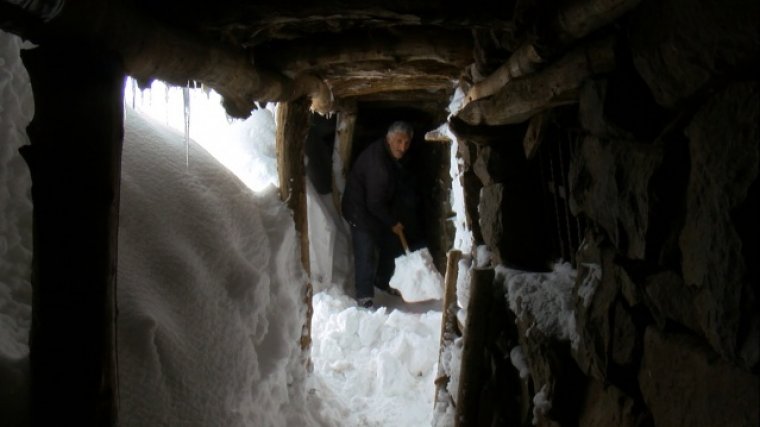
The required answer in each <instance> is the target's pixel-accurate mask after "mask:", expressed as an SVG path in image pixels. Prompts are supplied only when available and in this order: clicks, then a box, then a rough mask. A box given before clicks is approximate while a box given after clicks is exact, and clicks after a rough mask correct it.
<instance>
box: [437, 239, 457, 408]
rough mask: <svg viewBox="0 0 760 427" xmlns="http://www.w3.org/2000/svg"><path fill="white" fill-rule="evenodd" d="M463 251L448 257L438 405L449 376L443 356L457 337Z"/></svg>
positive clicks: (455, 251)
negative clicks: (445, 369)
mask: <svg viewBox="0 0 760 427" xmlns="http://www.w3.org/2000/svg"><path fill="white" fill-rule="evenodd" d="M461 258H462V251H459V250H456V249H452V250H450V251H449V253H448V254H447V255H446V274H445V276H444V279H443V286H444V294H443V315H442V316H441V339H440V344H439V350H438V373H437V374H436V378H435V395H434V398H433V402H435V403H437V402H438V401H437V399H436V398H435V396H438V394H439V392H440V391H441V389H447V387H448V385H449V376H448V375H446V373H445V372H444V371H443V363H442V360H441V358H442V356H443V351H444V349H445V348H446V347H449V346H450V345H451V344H452V343H453V342H454V338H455V335H456V330H457V328H456V323H457V276H458V275H459V260H460V259H461Z"/></svg>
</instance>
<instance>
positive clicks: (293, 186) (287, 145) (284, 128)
mask: <svg viewBox="0 0 760 427" xmlns="http://www.w3.org/2000/svg"><path fill="white" fill-rule="evenodd" d="M276 122H277V132H276V137H275V139H276V148H277V170H278V172H279V178H280V198H281V199H282V200H283V201H284V202H286V203H287V204H288V207H289V208H290V209H291V210H292V211H293V221H294V222H295V226H296V232H297V233H298V236H299V238H300V242H301V265H302V266H303V269H304V271H306V274H307V277H308V276H310V275H311V262H310V260H309V220H308V215H307V212H306V168H305V167H304V146H305V144H306V138H307V136H308V135H309V101H308V99H306V98H300V99H298V100H296V101H293V102H284V103H280V104H278V106H277V120H276ZM312 293H313V288H312V285H311V279H310V278H309V279H308V280H307V283H306V292H305V294H304V303H306V307H307V308H306V321H305V323H304V327H303V332H302V333H301V348H302V349H304V350H306V349H308V348H309V347H310V346H311V316H312V314H313V312H314V308H313V306H312V301H311V299H312Z"/></svg>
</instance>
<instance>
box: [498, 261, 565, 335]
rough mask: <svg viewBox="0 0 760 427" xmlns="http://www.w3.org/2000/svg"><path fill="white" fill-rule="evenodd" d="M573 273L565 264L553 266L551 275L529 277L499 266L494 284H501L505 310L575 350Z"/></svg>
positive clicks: (523, 273) (529, 273)
mask: <svg viewBox="0 0 760 427" xmlns="http://www.w3.org/2000/svg"><path fill="white" fill-rule="evenodd" d="M575 277H576V271H575V270H574V269H573V268H572V266H571V265H570V264H569V263H556V264H554V268H553V271H552V272H549V273H532V272H525V271H520V270H513V269H510V268H506V267H503V266H499V267H497V268H496V277H495V278H494V280H495V281H499V282H500V283H502V284H503V286H504V288H505V290H506V298H507V300H508V301H509V308H510V310H512V312H514V313H515V315H517V317H518V318H520V319H521V320H527V319H531V320H532V322H533V323H532V325H531V327H530V328H529V329H528V331H527V332H526V333H527V334H530V330H531V329H532V328H534V327H535V328H538V329H539V330H540V331H541V332H543V333H544V334H546V335H549V336H554V337H557V338H559V339H561V340H566V341H570V343H571V344H572V346H573V347H574V348H575V347H577V345H578V342H579V340H580V337H579V335H578V331H577V330H576V323H575V310H574V303H573V301H574V298H575V297H574V296H573V287H574V285H575Z"/></svg>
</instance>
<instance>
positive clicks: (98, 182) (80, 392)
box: [0, 41, 125, 426]
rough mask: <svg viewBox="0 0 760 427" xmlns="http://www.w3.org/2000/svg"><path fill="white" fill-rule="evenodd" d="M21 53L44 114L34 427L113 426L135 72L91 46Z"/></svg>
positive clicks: (38, 135)
mask: <svg viewBox="0 0 760 427" xmlns="http://www.w3.org/2000/svg"><path fill="white" fill-rule="evenodd" d="M71 46H76V48H72V47H71ZM21 56H22V59H23V61H24V65H25V66H26V69H27V71H28V72H29V76H30V79H31V84H32V89H33V92H34V109H35V113H34V119H33V120H32V122H31V124H30V125H29V127H28V128H27V133H28V135H29V139H30V141H31V145H28V146H24V147H22V149H21V152H22V155H23V156H24V159H25V160H26V162H27V164H28V165H29V170H30V172H31V177H32V202H33V204H34V213H33V221H34V236H33V247H34V249H33V263H32V278H31V281H32V292H33V299H32V327H31V331H30V349H29V350H30V354H29V359H30V371H31V405H30V406H31V411H32V412H31V418H32V420H31V421H32V425H33V426H51V425H72V426H73V425H76V426H113V425H116V424H117V408H118V402H117V395H118V384H117V372H116V369H117V364H116V333H115V332H116V319H115V317H116V264H117V235H118V213H119V185H120V175H121V153H122V138H123V135H124V130H123V117H124V111H123V108H124V107H123V106H124V104H123V97H122V96H123V95H122V89H123V86H124V78H125V74H124V70H123V68H122V65H121V61H120V59H119V58H118V57H116V56H115V55H109V54H108V53H106V52H104V51H102V50H100V49H98V48H95V47H92V46H89V45H88V44H87V43H84V42H81V41H79V42H76V43H71V44H68V45H65V46H64V45H56V44H54V43H53V42H50V43H47V44H45V45H42V46H40V47H38V48H36V49H33V50H24V51H22V52H21ZM62 82H66V83H65V84H63V83H62ZM0 423H1V422H0Z"/></svg>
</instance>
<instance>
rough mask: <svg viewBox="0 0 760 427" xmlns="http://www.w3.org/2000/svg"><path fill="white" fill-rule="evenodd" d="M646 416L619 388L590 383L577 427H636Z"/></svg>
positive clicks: (596, 382)
mask: <svg viewBox="0 0 760 427" xmlns="http://www.w3.org/2000/svg"><path fill="white" fill-rule="evenodd" d="M646 416H647V414H645V413H642V411H641V410H640V409H638V408H637V407H636V404H635V402H634V400H633V399H632V398H631V397H630V396H628V395H626V394H625V393H624V392H623V391H622V390H620V389H619V388H617V387H615V386H613V385H608V386H606V387H605V386H604V385H603V384H602V383H600V382H598V381H591V382H590V384H589V387H588V390H587V391H586V398H585V401H584V403H583V409H582V410H581V415H580V418H579V419H578V426H580V427H610V426H616V427H637V426H640V425H642V422H643V420H644V419H645V418H646Z"/></svg>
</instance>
